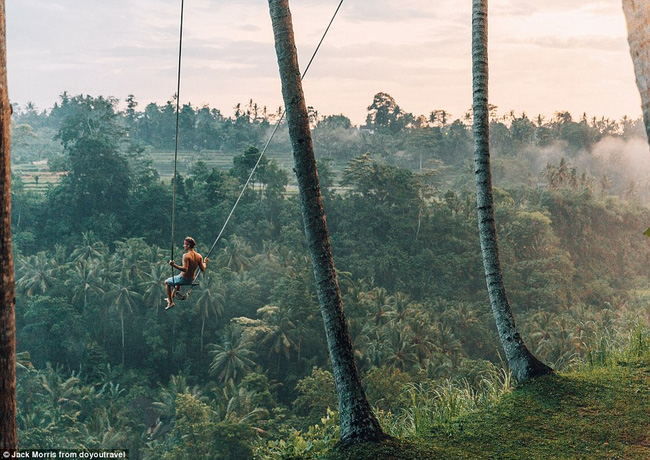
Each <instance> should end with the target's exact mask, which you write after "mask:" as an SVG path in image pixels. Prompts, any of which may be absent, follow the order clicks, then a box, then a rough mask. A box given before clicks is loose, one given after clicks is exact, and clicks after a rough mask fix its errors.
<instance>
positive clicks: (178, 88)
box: [171, 0, 185, 278]
mask: <svg viewBox="0 0 650 460" xmlns="http://www.w3.org/2000/svg"><path fill="white" fill-rule="evenodd" d="M184 6H185V0H181V18H180V32H179V38H178V74H177V77H176V129H175V131H174V176H173V177H172V183H173V190H172V235H171V260H174V240H175V234H176V182H177V177H178V131H179V130H178V125H179V118H180V101H181V64H182V55H183V10H184ZM171 270H172V278H173V277H174V266H172V267H171Z"/></svg>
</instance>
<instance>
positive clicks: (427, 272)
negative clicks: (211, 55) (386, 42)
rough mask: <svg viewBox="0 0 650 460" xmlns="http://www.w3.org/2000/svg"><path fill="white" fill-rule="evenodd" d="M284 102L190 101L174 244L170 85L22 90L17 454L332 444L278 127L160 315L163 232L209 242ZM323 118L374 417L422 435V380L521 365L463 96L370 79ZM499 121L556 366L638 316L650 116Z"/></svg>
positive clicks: (510, 275) (485, 378)
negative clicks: (489, 246) (438, 95)
mask: <svg viewBox="0 0 650 460" xmlns="http://www.w3.org/2000/svg"><path fill="white" fill-rule="evenodd" d="M281 111H282V110H281V108H280V109H278V110H275V111H269V110H267V109H266V107H262V106H259V105H258V104H256V103H255V102H253V101H252V100H251V101H249V102H248V103H246V104H239V105H237V106H236V107H235V108H234V109H233V112H232V113H231V114H227V115H224V114H223V113H222V112H221V111H220V110H217V109H215V108H210V107H208V106H204V107H195V106H192V105H191V104H185V105H183V106H182V108H181V110H180V112H179V126H180V135H179V139H178V142H179V148H180V149H181V152H180V158H181V160H182V161H181V166H182V171H181V172H180V173H179V174H178V176H177V177H176V195H177V196H176V201H177V205H176V206H177V209H176V235H177V237H178V241H173V242H172V241H170V228H171V206H172V190H173V188H172V186H171V180H172V178H173V169H171V170H170V168H169V158H170V156H171V155H173V153H171V154H170V152H173V149H174V144H175V137H174V130H173V127H174V124H175V119H176V110H175V104H174V101H173V100H170V101H169V102H167V104H165V105H158V104H156V103H149V104H147V105H146V106H145V107H144V110H140V109H139V103H138V102H137V101H136V99H135V97H134V96H129V97H128V98H127V99H126V100H125V101H124V103H123V104H120V101H118V100H117V99H114V98H111V97H92V96H87V95H77V96H71V95H69V94H67V93H63V94H62V95H61V98H60V100H59V101H58V102H57V103H56V104H55V105H54V107H52V108H51V109H48V110H42V111H41V110H38V109H37V108H36V107H34V106H33V104H27V105H26V106H24V107H18V106H15V107H14V114H13V119H12V123H13V125H12V149H11V153H12V161H13V165H14V170H15V173H14V177H13V184H12V186H13V188H12V208H13V211H12V231H13V235H12V239H13V246H14V254H15V257H14V260H15V265H16V292H17V299H16V326H17V351H18V353H19V354H18V362H19V369H18V412H19V413H18V429H19V439H20V444H21V446H22V447H25V448H28V447H40V448H47V447H57V448H80V447H86V448H100V447H101V448H118V447H119V448H128V449H130V452H131V457H130V458H136V459H137V458H143V459H159V458H163V459H164V458H169V459H172V458H212V459H217V458H233V459H235V458H237V459H240V458H251V457H252V456H253V455H255V457H256V458H265V457H266V458H278V457H280V456H281V455H291V454H294V455H296V454H301V453H304V452H306V451H309V450H310V449H311V450H312V451H316V450H317V449H318V448H319V446H321V445H323V444H325V445H327V444H328V443H329V444H331V443H332V442H334V441H335V440H336V423H335V420H336V417H337V414H336V410H335V409H336V407H337V400H336V394H335V392H334V383H333V378H332V374H331V372H330V367H329V364H328V355H327V346H326V344H325V335H324V331H323V324H322V319H321V317H320V314H319V311H318V302H317V300H316V295H315V290H314V281H313V274H312V270H311V265H310V261H309V257H308V254H307V250H306V244H305V238H304V234H303V225H302V222H301V217H300V210H299V206H298V200H297V196H296V191H295V179H294V178H293V173H292V171H291V146H290V143H289V138H288V133H287V131H286V128H284V127H282V128H280V130H279V131H278V134H277V135H276V137H275V139H274V140H273V142H272V143H271V144H270V147H269V149H268V150H267V152H266V155H265V156H264V157H263V160H262V162H261V164H260V167H259V169H258V170H257V172H256V173H255V176H254V178H253V179H254V180H253V184H252V185H251V186H249V187H248V188H247V189H246V192H245V193H244V195H243V198H242V200H241V202H240V203H239V205H238V207H237V209H236V212H235V213H234V214H233V217H232V220H231V221H230V223H229V224H228V226H227V227H226V228H225V232H224V234H223V238H222V239H221V240H220V241H218V244H217V246H216V248H215V251H214V253H213V254H212V255H211V261H210V264H209V266H208V270H207V271H206V272H205V274H204V275H202V276H201V278H200V280H199V283H200V286H198V287H196V288H194V289H193V291H192V294H191V296H190V297H189V298H188V299H187V300H185V301H183V302H181V301H177V305H176V307H177V308H174V309H172V310H169V311H165V310H164V305H165V302H164V300H163V298H164V296H165V292H164V286H163V284H162V281H163V280H164V279H165V278H167V277H168V276H170V274H171V273H170V269H169V265H168V263H167V262H168V260H169V258H170V252H171V247H170V246H171V245H175V246H176V247H175V249H174V252H175V253H176V254H181V252H182V251H181V250H180V249H179V246H180V243H181V242H182V238H183V237H184V236H186V235H191V236H193V237H194V238H195V239H196V240H197V241H198V243H199V244H198V248H197V249H198V251H199V252H203V253H204V254H205V252H207V251H208V249H209V248H210V246H211V245H212V244H213V241H214V240H215V238H216V237H217V235H218V234H219V232H220V229H221V228H222V226H223V224H224V222H225V221H226V219H227V217H228V215H229V213H230V211H231V209H232V206H233V204H234V203H235V200H236V199H237V197H238V195H239V193H240V191H241V189H242V186H243V185H244V183H245V182H246V180H247V178H248V175H249V173H250V171H251V168H252V167H253V165H254V164H255V162H256V161H257V158H258V156H259V154H260V151H261V150H262V149H263V148H264V145H265V144H266V141H267V139H268V137H269V135H270V133H271V131H272V129H273V127H274V126H275V124H276V123H277V121H278V119H279V115H280V113H281ZM310 114H311V125H312V133H313V139H314V149H315V152H316V155H317V158H318V162H319V178H320V183H321V187H322V189H323V195H324V207H325V211H326V214H327V222H328V225H329V228H330V233H331V243H332V248H333V253H334V259H335V262H336V267H337V269H338V273H339V279H340V282H341V288H342V293H343V298H344V305H345V312H346V317H347V320H348V323H349V328H350V333H351V336H352V337H351V338H352V341H353V345H354V348H355V356H356V360H357V365H358V368H359V370H360V373H361V376H362V380H363V382H364V386H365V388H366V392H367V395H368V398H369V400H370V403H371V404H372V405H373V407H375V408H376V411H377V414H378V416H379V418H380V421H381V422H382V425H383V426H384V429H385V430H386V431H387V432H391V433H393V434H400V435H409V434H412V433H413V432H415V431H417V429H418V425H417V421H416V420H415V419H414V418H413V416H412V415H413V412H409V410H410V409H412V408H413V407H414V405H416V404H417V403H416V402H415V401H416V399H417V398H418V397H419V398H422V399H423V398H426V397H427V395H428V396H431V395H432V394H434V393H435V392H436V391H438V392H439V391H440V390H439V388H451V387H458V388H471V389H473V390H472V391H476V392H481V391H487V390H486V388H485V387H486V386H489V385H492V387H491V388H492V390H494V386H495V385H497V384H498V385H502V386H504V387H505V386H507V385H508V382H509V377H508V375H507V372H506V371H504V370H503V367H504V363H503V360H502V358H501V356H500V345H499V340H498V336H497V333H496V330H495V327H494V320H493V318H492V314H491V311H490V306H489V300H488V298H487V293H486V292H485V278H484V275H483V268H482V261H481V253H480V248H479V242H478V234H477V222H476V201H475V195H474V194H475V192H474V183H473V180H474V179H473V164H472V159H471V157H472V131H471V120H472V111H471V109H470V110H468V112H467V113H465V114H461V115H460V116H457V117H454V116H452V115H451V114H449V113H447V112H446V111H445V110H432V111H431V112H430V113H429V114H428V115H419V116H416V115H414V114H410V113H406V112H405V111H403V110H402V109H401V108H400V107H399V105H398V104H397V102H396V101H395V100H394V99H393V98H392V97H391V96H390V95H388V94H386V93H379V94H377V95H376V96H375V97H374V99H373V100H372V101H370V105H369V106H368V112H367V119H366V121H365V124H364V125H363V126H354V125H353V123H352V122H351V121H350V119H348V118H347V117H346V116H344V115H343V114H340V115H328V116H323V115H321V114H319V113H318V112H317V111H316V110H315V109H313V108H310ZM491 119H492V122H491V124H490V131H491V139H490V142H491V150H492V162H493V164H492V168H493V174H494V185H495V187H496V189H495V200H496V221H497V225H498V231H499V238H500V249H501V256H502V259H503V266H504V271H505V273H504V275H505V281H506V284H507V286H508V292H509V296H510V301H511V304H512V307H513V312H514V315H515V317H516V319H517V321H518V324H519V327H520V330H521V331H522V335H523V337H524V340H525V341H526V342H527V344H528V345H529V347H530V349H531V351H533V352H534V353H535V354H536V356H538V357H539V358H540V359H542V360H543V361H544V362H546V363H548V364H550V365H552V366H553V367H554V368H555V369H565V368H568V367H570V366H572V365H573V364H574V363H575V362H577V361H578V360H580V359H582V358H584V357H585V356H586V355H588V354H589V352H590V350H592V349H593V347H594V346H595V344H596V343H598V342H599V341H602V340H616V339H617V337H619V336H620V335H626V334H628V333H629V331H631V330H633V329H634V328H635V326H636V325H638V324H647V323H648V319H649V318H648V309H647V305H648V301H649V300H650V290H649V289H648V285H649V282H650V266H649V265H648V263H647V261H648V260H649V256H650V245H649V244H648V243H649V241H648V239H647V238H646V237H644V236H643V234H642V233H643V231H644V230H645V229H646V228H647V226H648V215H649V212H648V207H647V206H648V203H649V202H650V184H649V183H648V182H647V177H648V173H649V172H650V164H649V160H648V158H649V157H648V155H647V141H646V138H645V133H644V127H643V123H642V121H641V120H631V119H628V118H623V119H622V120H618V121H616V120H609V119H605V118H602V117H601V118H599V117H589V116H587V115H586V114H583V115H581V116H579V117H577V118H575V119H574V117H573V116H572V114H570V113H568V112H566V111H558V112H557V113H555V114H554V115H553V116H552V117H550V118H545V117H543V116H541V115H538V116H535V117H532V118H529V116H528V115H527V114H525V113H521V114H515V113H513V112H510V113H507V114H505V115H501V114H499V109H498V108H497V107H493V108H492V117H491ZM35 165H38V168H39V169H37V170H35V169H33V168H34V167H35ZM30 168H32V169H30ZM30 171H31V172H30ZM33 171H37V172H33ZM46 176H47V177H49V178H51V181H48V182H47V183H46V184H43V182H44V179H41V183H40V184H39V177H41V178H44V177H46ZM495 382H497V383H495ZM407 426H408V427H411V428H405V427H407ZM197 453H198V454H197Z"/></svg>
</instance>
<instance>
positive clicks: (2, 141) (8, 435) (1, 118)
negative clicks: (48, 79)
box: [0, 0, 18, 450]
mask: <svg viewBox="0 0 650 460" xmlns="http://www.w3.org/2000/svg"><path fill="white" fill-rule="evenodd" d="M5 30H6V29H5V2H4V0H1V1H0V131H2V134H1V135H0V157H1V160H0V178H1V181H2V185H0V220H1V221H2V222H0V260H2V284H1V285H0V290H1V291H2V292H1V293H0V450H2V449H9V450H13V449H16V447H17V445H18V439H17V430H16V317H15V304H16V299H15V291H14V265H13V258H12V255H11V154H10V144H11V141H10V132H11V128H10V118H11V105H10V104H9V95H8V94H7V40H6V33H5Z"/></svg>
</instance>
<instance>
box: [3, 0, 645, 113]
mask: <svg viewBox="0 0 650 460" xmlns="http://www.w3.org/2000/svg"><path fill="white" fill-rule="evenodd" d="M339 1H340V0H291V1H290V7H291V11H292V16H293V25H294V30H295V36H296V46H297V49H298V55H299V59H300V66H301V69H302V68H304V66H305V65H306V63H307V62H308V60H309V58H310V56H311V54H312V53H313V51H314V49H315V47H316V45H317V44H318V41H319V40H320V38H321V36H322V34H323V32H324V30H325V28H326V26H327V24H328V23H329V21H330V19H331V17H332V15H333V14H334V11H335V10H336V7H337V6H338V5H339ZM5 3H6V27H7V69H8V80H9V81H8V86H9V97H10V100H11V102H12V103H17V104H19V105H20V106H24V105H25V104H26V103H27V102H33V103H34V104H36V106H37V108H38V109H40V110H43V109H49V108H51V107H52V106H53V105H54V103H55V102H56V101H58V99H59V95H60V94H61V93H62V92H64V91H67V92H68V93H69V94H71V95H76V94H90V95H92V96H100V95H101V96H113V97H116V98H118V99H120V100H121V101H124V99H126V97H127V96H128V95H129V94H133V95H134V96H135V100H136V101H138V102H139V104H140V106H139V107H138V109H140V110H143V109H144V106H146V105H147V104H148V103H150V102H156V103H159V104H164V103H165V102H166V101H167V100H169V99H171V97H172V96H173V94H174V93H175V92H176V76H177V66H178V39H179V16H180V5H181V0H6V2H5ZM471 3H472V2H471V1H469V0H465V1H461V0H435V1H434V0H400V1H395V0H344V2H343V4H342V6H341V9H340V11H339V14H338V16H337V18H336V19H335V21H334V23H333V25H332V27H331V29H330V31H329V33H328V35H327V37H326V38H325V41H324V43H323V45H322V47H321V49H320V51H319V52H318V54H317V56H316V58H315V60H314V63H313V64H312V66H311V68H310V69H309V72H308V74H307V75H306V77H305V80H304V83H303V87H304V92H305V99H306V102H307V105H310V106H313V107H314V108H315V109H316V110H317V111H318V113H319V114H320V115H337V114H341V113H342V114H344V115H346V116H348V117H349V118H350V119H351V120H352V122H353V123H354V124H357V125H359V124H363V123H364V121H365V116H366V114H367V107H368V106H369V105H370V104H371V103H372V99H373V96H374V95H375V94H376V93H378V92H385V93H388V94H390V95H391V96H393V98H395V100H396V102H397V103H398V104H399V106H400V107H401V108H402V109H403V110H405V111H406V112H411V113H413V114H414V115H415V116H418V115H420V114H424V115H428V114H429V113H430V112H431V111H433V110H439V109H444V110H446V111H447V112H449V113H451V115H452V117H453V118H460V117H462V116H463V114H464V113H465V112H467V110H468V109H469V108H470V106H471V98H472V87H471V84H472V82H471V43H470V38H471V37H470V34H471ZM626 33H627V32H626V26H625V18H624V16H623V11H622V8H621V2H620V0H602V1H594V0H571V1H566V0H545V1H539V0H492V1H491V2H490V6H489V63H490V86H489V91H490V95H489V99H490V103H491V104H493V105H496V106H497V107H498V109H497V113H498V114H507V113H509V112H510V111H515V113H517V114H520V113H521V112H526V113H527V114H528V115H529V116H531V117H533V116H536V115H537V114H541V115H543V116H545V117H547V118H548V117H552V116H553V114H554V113H555V112H557V111H564V110H568V111H569V112H571V113H572V115H573V116H574V118H576V119H577V118H580V117H581V116H582V114H583V113H586V114H587V116H588V117H589V118H591V117H593V116H596V117H598V118H600V117H601V116H604V117H607V118H611V119H620V118H621V117H622V116H623V115H627V116H629V117H632V118H636V117H639V116H640V115H641V107H640V105H641V102H640V97H639V94H638V91H637V89H636V85H635V80H634V71H633V67H632V61H631V58H630V54H629V49H628V44H627V39H626ZM182 56H183V62H182V68H181V75H182V80H181V91H180V100H181V102H182V103H183V104H185V103H191V104H192V105H193V106H195V107H201V106H203V105H206V104H207V105H209V106H210V107H212V108H217V109H219V110H220V111H221V112H222V113H223V114H224V115H226V116H230V115H232V114H233V113H234V107H235V105H236V104H237V103H242V104H247V103H248V101H249V100H250V99H253V100H254V101H255V102H256V103H257V104H258V105H259V106H266V107H268V109H269V111H275V110H276V109H277V108H278V107H279V106H280V105H282V95H281V87H280V82H279V76H278V66H277V61H276V58H275V50H274V45H273V33H272V30H271V21H270V17H269V12H268V2H266V1H263V0H185V6H184V33H183V49H182Z"/></svg>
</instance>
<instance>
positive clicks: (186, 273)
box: [181, 249, 205, 280]
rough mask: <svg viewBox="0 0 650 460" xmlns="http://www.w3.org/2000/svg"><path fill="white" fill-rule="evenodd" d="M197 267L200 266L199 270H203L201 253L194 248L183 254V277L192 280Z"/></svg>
mask: <svg viewBox="0 0 650 460" xmlns="http://www.w3.org/2000/svg"><path fill="white" fill-rule="evenodd" d="M199 267H201V270H205V265H204V264H203V256H202V255H201V254H199V253H198V252H196V251H195V250H194V249H191V250H190V251H188V252H187V253H185V254H183V272H182V273H181V276H182V277H183V278H185V279H189V280H193V279H194V276H195V275H196V269H197V268H199Z"/></svg>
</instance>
